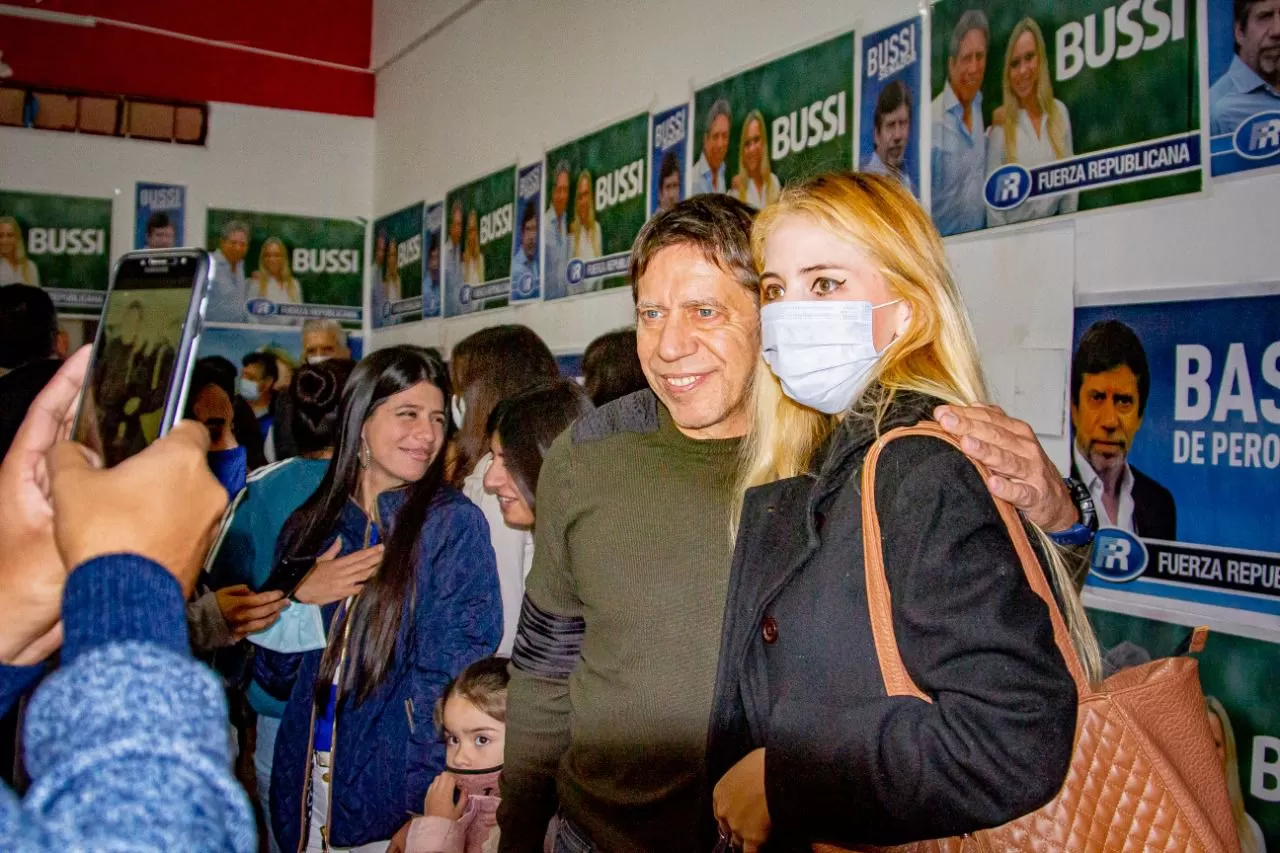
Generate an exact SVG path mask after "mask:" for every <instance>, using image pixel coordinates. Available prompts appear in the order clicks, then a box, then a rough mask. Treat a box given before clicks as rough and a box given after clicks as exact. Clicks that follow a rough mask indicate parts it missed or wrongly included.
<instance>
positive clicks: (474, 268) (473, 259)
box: [462, 210, 485, 285]
mask: <svg viewBox="0 0 1280 853" xmlns="http://www.w3.org/2000/svg"><path fill="white" fill-rule="evenodd" d="M484 282H485V277H484V255H483V254H481V252H480V215H479V214H478V213H476V212H475V211H474V210H473V211H471V212H470V213H469V214H467V239H466V242H465V243H463V244H462V283H463V284H470V285H477V284H484Z"/></svg>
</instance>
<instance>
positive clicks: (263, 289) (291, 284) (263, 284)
mask: <svg viewBox="0 0 1280 853" xmlns="http://www.w3.org/2000/svg"><path fill="white" fill-rule="evenodd" d="M271 246H279V247H280V254H281V256H282V258H281V261H280V277H279V279H277V280H278V281H279V282H280V284H281V285H283V286H284V289H285V291H286V292H288V294H289V296H290V297H291V298H293V299H294V301H301V299H300V297H299V296H298V280H297V279H296V278H294V277H293V267H292V266H291V265H290V264H289V248H288V247H287V246H285V244H284V241H283V240H281V239H280V238H279V237H268V238H267V239H266V240H264V241H263V242H262V248H261V249H259V250H258V268H257V269H256V270H254V271H253V277H254V278H255V279H256V280H257V282H258V295H259V296H263V297H265V296H266V295H267V282H269V281H270V280H271V279H272V278H273V276H272V275H271V273H270V272H269V271H268V270H267V268H266V267H265V266H263V264H262V259H263V257H264V256H265V255H266V254H267V249H268V248H269V247H271Z"/></svg>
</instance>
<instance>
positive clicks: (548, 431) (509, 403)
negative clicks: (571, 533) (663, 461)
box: [484, 379, 595, 530]
mask: <svg viewBox="0 0 1280 853" xmlns="http://www.w3.org/2000/svg"><path fill="white" fill-rule="evenodd" d="M594 408H595V407H594V406H593V405H592V404H591V400H590V398H588V397H587V392H586V391H585V390H583V388H582V386H581V385H579V384H578V383H577V382H574V381H572V380H569V379H558V380H556V381H555V382H549V383H547V384H546V385H541V386H538V387H535V388H531V389H529V390H528V391H525V392H524V393H523V394H521V395H519V396H517V397H512V398H510V399H507V400H503V401H502V402H501V403H499V404H498V406H497V408H495V409H494V410H493V414H492V415H491V416H490V417H489V436H490V438H489V440H490V443H491V447H492V448H493V464H492V465H490V466H489V470H488V471H487V472H486V473H485V475H484V490H485V492H486V493H488V494H490V495H493V496H494V497H495V498H496V499H497V501H498V505H499V506H500V507H501V508H502V519H503V521H505V522H506V523H507V525H508V526H509V527H516V528H521V529H526V530H527V529H529V528H531V527H533V519H534V506H535V502H534V496H535V495H537V493H538V475H539V474H540V473H542V457H543V456H544V455H546V452H547V450H548V449H549V448H550V447H551V442H553V441H555V440H556V437H557V436H559V435H560V433H562V432H564V431H565V430H566V429H568V428H569V425H570V424H572V423H573V422H574V421H575V420H577V419H578V418H579V417H580V416H582V415H585V414H587V413H588V412H590V411H591V410H592V409H594Z"/></svg>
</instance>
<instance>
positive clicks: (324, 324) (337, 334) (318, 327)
mask: <svg viewBox="0 0 1280 853" xmlns="http://www.w3.org/2000/svg"><path fill="white" fill-rule="evenodd" d="M313 332H333V337H334V338H335V339H336V340H337V341H338V343H339V344H340V345H342V346H344V347H345V346H346V345H347V331H346V329H344V328H342V324H341V323H339V322H338V321H337V320H327V319H314V318H313V319H311V320H304V321H303V323H302V336H303V337H304V338H305V337H306V336H307V335H310V334H312V333H313Z"/></svg>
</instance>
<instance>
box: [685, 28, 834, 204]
mask: <svg viewBox="0 0 1280 853" xmlns="http://www.w3.org/2000/svg"><path fill="white" fill-rule="evenodd" d="M853 43H854V34H853V33H852V32H849V33H845V34H843V35H840V36H837V37H835V38H833V39H830V40H828V41H824V42H822V43H821V44H815V45H813V46H812V47H808V48H805V49H804V50H800V51H796V52H795V53H792V54H790V55H788V56H784V57H782V58H781V59H776V60H774V61H772V62H769V63H766V64H763V65H759V66H757V67H755V68H752V69H751V70H749V71H744V72H742V73H740V74H736V75H734V76H732V77H728V78H726V79H724V80H720V81H719V82H717V83H712V84H711V85H709V86H706V87H704V88H701V89H699V90H698V91H697V92H695V93H694V96H693V129H694V133H695V134H696V138H695V139H694V140H693V151H694V154H695V155H696V157H697V159H696V160H695V161H694V164H693V168H692V169H691V170H690V175H689V195H698V194H700V193H708V192H721V193H724V192H727V193H730V194H733V195H736V196H737V197H738V198H740V199H742V200H743V201H745V202H746V203H747V204H749V205H751V206H752V207H756V208H761V207H764V206H765V205H766V204H769V203H770V202H772V201H774V200H776V199H777V197H778V194H779V193H780V192H781V191H782V187H783V186H785V185H786V184H788V183H793V182H795V181H800V180H803V179H805V178H808V177H812V176H814V175H818V174H821V173H823V172H829V171H832V170H833V169H842V170H848V169H850V168H852V167H853V150H854V138H853V109H854V98H853V72H854V69H853V62H854V59H853Z"/></svg>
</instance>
